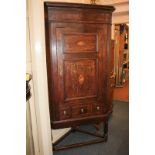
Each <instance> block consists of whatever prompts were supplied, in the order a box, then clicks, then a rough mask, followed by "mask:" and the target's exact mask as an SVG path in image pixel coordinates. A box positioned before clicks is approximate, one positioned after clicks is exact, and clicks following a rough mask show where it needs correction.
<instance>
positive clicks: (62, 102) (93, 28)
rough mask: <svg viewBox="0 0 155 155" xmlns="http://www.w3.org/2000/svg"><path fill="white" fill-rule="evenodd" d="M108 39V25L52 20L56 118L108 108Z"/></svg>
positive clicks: (92, 113)
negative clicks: (56, 21)
mask: <svg viewBox="0 0 155 155" xmlns="http://www.w3.org/2000/svg"><path fill="white" fill-rule="evenodd" d="M107 39H108V38H107V25H105V24H79V23H76V24H74V23H69V24H67V23H51V25H50V42H51V44H50V45H51V47H50V49H51V50H50V51H51V57H52V72H53V74H52V80H53V91H54V93H53V101H52V102H53V103H52V104H54V105H53V106H55V109H57V110H56V112H55V114H54V115H55V116H54V118H55V120H62V119H65V117H64V116H63V115H66V119H70V118H77V117H85V116H86V117H87V116H91V115H96V112H94V109H93V107H97V109H99V112H97V114H103V113H104V111H106V104H105V98H106V93H107V92H106V86H107V81H106V78H107V77H106V72H107V71H106V68H107V62H106V57H107ZM98 107H99V108H98ZM65 109H66V110H65Z"/></svg>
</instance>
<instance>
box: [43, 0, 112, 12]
mask: <svg viewBox="0 0 155 155" xmlns="http://www.w3.org/2000/svg"><path fill="white" fill-rule="evenodd" d="M44 5H45V7H62V8H81V9H97V10H102V11H106V12H113V11H114V10H115V8H114V7H113V6H109V5H93V4H82V3H62V2H45V3H44Z"/></svg>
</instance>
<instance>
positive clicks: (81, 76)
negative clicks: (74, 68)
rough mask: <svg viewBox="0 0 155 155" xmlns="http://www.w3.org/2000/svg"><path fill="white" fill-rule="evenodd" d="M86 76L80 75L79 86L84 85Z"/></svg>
mask: <svg viewBox="0 0 155 155" xmlns="http://www.w3.org/2000/svg"><path fill="white" fill-rule="evenodd" d="M84 80H85V79H84V76H83V75H82V74H80V76H79V84H80V85H82V84H83V83H84Z"/></svg>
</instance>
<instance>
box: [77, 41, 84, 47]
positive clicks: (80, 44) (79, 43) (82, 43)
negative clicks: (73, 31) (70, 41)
mask: <svg viewBox="0 0 155 155" xmlns="http://www.w3.org/2000/svg"><path fill="white" fill-rule="evenodd" d="M84 44H85V43H84V42H83V41H79V42H78V43H77V45H78V46H83V45H84Z"/></svg>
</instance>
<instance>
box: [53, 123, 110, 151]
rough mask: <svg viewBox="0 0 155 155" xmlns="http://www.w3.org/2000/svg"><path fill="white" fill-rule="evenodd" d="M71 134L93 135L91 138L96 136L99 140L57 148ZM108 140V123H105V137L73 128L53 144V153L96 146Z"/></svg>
mask: <svg viewBox="0 0 155 155" xmlns="http://www.w3.org/2000/svg"><path fill="white" fill-rule="evenodd" d="M71 132H81V133H84V134H88V135H91V136H94V137H97V138H96V139H94V140H89V141H86V142H80V143H75V144H70V145H64V146H57V145H58V144H59V143H60V142H61V141H62V140H63V139H64V138H65V137H67V136H68V135H69V134H70V133H71ZM107 140H108V121H106V122H104V127H103V135H100V134H97V133H93V132H89V131H86V130H83V129H80V128H78V127H74V128H71V130H70V131H68V132H67V133H66V134H65V135H64V136H63V137H61V138H60V139H59V140H57V141H56V142H55V143H53V151H58V150H65V149H70V148H75V147H81V146H85V145H90V144H96V143H102V142H106V141H107Z"/></svg>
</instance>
